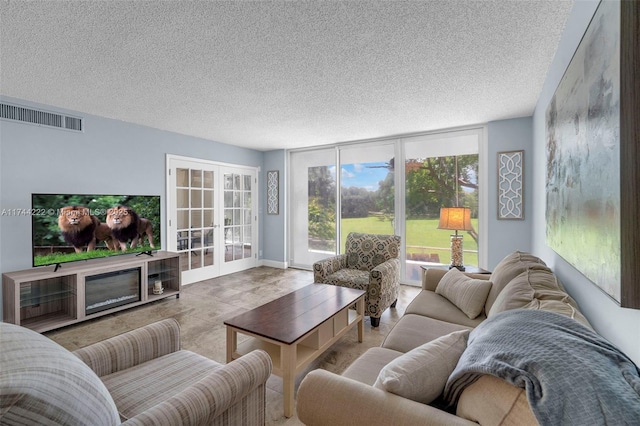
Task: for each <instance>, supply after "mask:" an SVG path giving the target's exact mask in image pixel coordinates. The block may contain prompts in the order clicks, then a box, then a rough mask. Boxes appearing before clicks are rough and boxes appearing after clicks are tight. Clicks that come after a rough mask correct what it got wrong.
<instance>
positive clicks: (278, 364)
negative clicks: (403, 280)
mask: <svg viewBox="0 0 640 426" xmlns="http://www.w3.org/2000/svg"><path fill="white" fill-rule="evenodd" d="M355 326H358V341H359V342H362V339H363V334H364V296H361V297H360V298H358V300H357V302H356V310H355V311H354V310H352V309H349V308H344V309H342V310H340V311H338V312H337V313H336V314H334V315H333V316H332V317H331V318H329V319H328V320H326V321H324V322H323V323H321V324H320V325H319V326H317V327H315V328H314V329H313V330H311V331H309V332H308V333H307V334H305V335H303V336H302V337H300V338H299V339H297V340H296V341H295V342H293V343H291V344H289V343H284V342H279V341H276V340H273V339H270V338H268V337H265V336H260V335H258V334H255V333H251V332H248V331H246V330H241V329H238V328H235V327H233V326H230V325H228V324H227V362H231V361H232V360H234V359H237V358H240V357H241V356H242V355H246V354H248V353H249V352H251V351H253V350H255V349H262V350H264V351H266V352H267V353H268V354H269V356H270V357H271V360H272V362H273V374H275V375H277V376H280V377H282V379H283V397H284V415H285V416H286V417H291V416H292V415H293V407H294V386H295V377H296V375H297V374H298V373H299V372H300V371H302V370H303V369H304V368H305V367H307V366H308V365H309V364H310V363H311V362H312V361H313V360H315V359H316V358H318V357H319V356H320V355H321V354H322V353H323V352H324V351H326V350H327V349H328V348H329V347H330V346H331V345H333V344H334V343H335V342H336V341H337V340H338V339H340V338H341V337H342V336H344V335H345V334H346V333H347V332H348V331H349V330H351V329H352V328H353V327H355ZM238 334H242V335H244V336H248V337H245V338H241V339H240V340H241V341H239V339H238Z"/></svg>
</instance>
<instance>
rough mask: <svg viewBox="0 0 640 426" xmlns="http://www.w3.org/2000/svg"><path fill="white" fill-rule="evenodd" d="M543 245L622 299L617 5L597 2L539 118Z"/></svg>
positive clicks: (618, 298)
mask: <svg viewBox="0 0 640 426" xmlns="http://www.w3.org/2000/svg"><path fill="white" fill-rule="evenodd" d="M546 130H547V146H546V153H547V157H546V165H547V179H546V241H547V245H548V246H549V247H551V248H552V249H553V250H554V251H555V252H556V253H558V254H559V255H560V256H561V257H562V258H563V259H565V260H566V261H567V262H568V263H570V264H571V265H573V266H574V267H575V268H576V269H578V270H579V271H580V272H581V273H582V274H583V275H585V276H586V277H587V278H588V279H589V280H591V281H592V282H593V283H595V284H596V285H597V286H598V287H600V288H601V289H602V290H603V291H604V292H605V293H607V294H608V295H609V296H611V297H612V298H613V299H615V300H616V301H617V302H620V299H621V290H620V289H621V286H620V283H621V231H620V218H621V216H620V215H621V210H620V4H619V2H609V1H603V2H601V3H600V5H599V7H598V9H597V10H596V12H595V14H594V16H593V19H592V21H591V23H590V24H589V27H588V28H587V30H586V32H585V34H584V36H583V38H582V41H581V42H580V45H579V46H578V48H577V50H576V52H575V54H574V56H573V58H572V60H571V62H570V63H569V66H568V67H567V70H566V71H565V74H564V76H563V77H562V80H561V81H560V83H559V85H558V88H557V89H556V91H555V94H554V96H553V98H552V99H551V102H550V104H549V106H548V108H547V111H546Z"/></svg>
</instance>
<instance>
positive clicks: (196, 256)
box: [167, 156, 258, 284]
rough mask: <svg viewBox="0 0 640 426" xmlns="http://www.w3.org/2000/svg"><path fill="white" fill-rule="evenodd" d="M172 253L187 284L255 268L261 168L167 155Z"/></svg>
mask: <svg viewBox="0 0 640 426" xmlns="http://www.w3.org/2000/svg"><path fill="white" fill-rule="evenodd" d="M167 164H168V170H167V174H168V181H167V182H168V185H167V187H168V190H167V214H168V217H169V220H168V226H167V228H168V234H167V235H168V239H167V241H168V243H167V246H168V249H169V250H170V251H175V252H178V253H180V254H181V255H180V269H181V271H182V282H183V284H189V283H192V282H196V281H201V280H205V279H209V278H214V277H217V276H220V275H226V274H229V273H232V272H237V271H241V270H244V269H249V268H252V267H254V266H255V264H256V253H255V250H256V247H257V244H256V239H257V235H258V234H257V232H256V228H257V215H256V212H255V211H254V209H255V206H256V205H257V203H255V202H254V198H255V194H256V186H257V185H256V170H255V169H254V168H244V167H239V166H229V165H220V164H217V163H213V162H207V161H204V160H197V159H190V158H185V157H176V156H168V157H167Z"/></svg>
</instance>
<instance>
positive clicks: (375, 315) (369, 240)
mask: <svg viewBox="0 0 640 426" xmlns="http://www.w3.org/2000/svg"><path fill="white" fill-rule="evenodd" d="M345 246H346V247H345V253H344V254H341V255H338V256H334V257H330V258H328V259H325V260H321V261H320V262H316V263H314V264H313V279H314V281H315V282H317V283H324V284H333V285H339V286H342V287H350V288H357V289H360V290H365V291H366V292H367V294H366V295H365V300H364V305H365V313H364V314H365V315H368V316H369V317H370V318H371V326H372V327H377V326H378V325H379V324H380V316H382V313H383V312H384V311H385V310H386V309H387V308H388V307H392V308H395V306H396V302H397V300H398V288H399V286H400V259H398V253H399V252H400V237H399V236H397V235H374V234H359V233H356V232H351V233H350V234H349V235H347V243H346V245H345Z"/></svg>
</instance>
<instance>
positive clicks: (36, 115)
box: [0, 103, 82, 132]
mask: <svg viewBox="0 0 640 426" xmlns="http://www.w3.org/2000/svg"><path fill="white" fill-rule="evenodd" d="M0 118H5V119H7V120H15V121H22V122H24V123H31V124H38V125H40V126H48V127H57V128H59V129H67V130H73V131H77V132H81V131H82V119H81V118H78V117H70V116H66V115H62V114H57V113H54V112H48V111H42V110H37V109H32V108H25V107H20V106H16V105H10V104H5V103H0Z"/></svg>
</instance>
